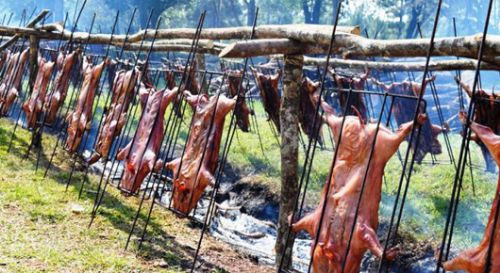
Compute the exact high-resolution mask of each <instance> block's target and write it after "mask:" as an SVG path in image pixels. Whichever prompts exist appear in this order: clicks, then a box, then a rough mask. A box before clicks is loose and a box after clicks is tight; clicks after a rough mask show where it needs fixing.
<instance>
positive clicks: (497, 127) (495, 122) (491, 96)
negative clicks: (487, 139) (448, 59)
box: [456, 78, 500, 172]
mask: <svg viewBox="0 0 500 273" xmlns="http://www.w3.org/2000/svg"><path fill="white" fill-rule="evenodd" d="M456 80H457V82H458V84H460V86H462V89H463V90H464V92H465V93H466V94H467V95H468V96H469V98H471V97H472V89H471V87H470V86H469V85H467V84H466V83H464V82H462V81H460V80H459V79H458V78H456ZM474 96H475V98H476V101H475V105H474V109H475V111H474V117H473V121H474V122H476V123H479V124H481V125H484V126H487V127H489V128H490V129H491V130H493V132H494V133H495V134H497V135H499V134H500V104H498V103H497V102H495V101H498V100H500V94H495V93H493V92H490V93H488V92H486V91H485V90H483V89H477V90H476V94H475V95H474ZM473 139H474V141H475V142H476V143H477V145H479V147H480V148H481V152H482V154H483V158H484V161H485V162H486V171H488V172H495V168H496V167H495V163H494V162H493V161H494V160H493V158H492V156H491V154H490V152H489V151H488V148H487V147H486V145H485V144H484V143H483V142H482V140H481V139H480V138H477V137H476V138H473Z"/></svg>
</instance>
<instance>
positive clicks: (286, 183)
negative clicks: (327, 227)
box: [275, 55, 304, 268]
mask: <svg viewBox="0 0 500 273" xmlns="http://www.w3.org/2000/svg"><path fill="white" fill-rule="evenodd" d="M303 62H304V57H303V56H302V55H287V56H285V66H284V78H283V79H284V80H283V84H284V86H283V95H282V101H281V109H280V122H281V195H280V212H279V219H278V236H277V238H276V245H275V250H276V265H277V266H279V264H280V261H281V258H282V256H283V254H285V255H284V259H285V260H284V261H283V264H284V265H285V267H284V268H288V267H289V266H290V265H291V261H292V258H291V253H292V249H293V240H292V239H293V238H292V236H290V239H289V240H288V248H287V249H285V246H286V244H287V242H286V241H287V235H288V231H289V223H288V216H289V215H291V214H292V213H293V210H294V205H295V200H296V198H297V194H298V192H299V188H298V166H299V164H298V156H299V141H298V140H299V139H298V136H299V133H300V132H299V117H298V113H299V105H300V101H299V98H300V93H299V92H300V86H301V84H302V67H303Z"/></svg>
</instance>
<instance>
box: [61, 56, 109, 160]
mask: <svg viewBox="0 0 500 273" xmlns="http://www.w3.org/2000/svg"><path fill="white" fill-rule="evenodd" d="M107 62H108V61H103V62H101V63H100V64H98V65H96V66H94V65H92V63H91V62H90V61H89V60H88V59H87V58H84V62H83V69H82V70H83V73H84V74H83V84H82V89H81V91H80V95H79V96H78V100H77V102H76V106H75V109H74V110H73V111H70V112H69V113H68V116H67V117H66V121H67V122H68V129H67V133H68V137H67V138H66V143H65V145H64V148H65V149H66V151H68V152H69V153H74V152H76V150H77V149H78V147H79V146H80V143H81V141H82V137H83V134H84V133H85V130H88V129H90V126H91V123H92V107H93V105H94V98H95V94H96V91H97V88H98V86H99V80H100V79H101V74H102V71H103V70H104V67H105V66H106V63H107Z"/></svg>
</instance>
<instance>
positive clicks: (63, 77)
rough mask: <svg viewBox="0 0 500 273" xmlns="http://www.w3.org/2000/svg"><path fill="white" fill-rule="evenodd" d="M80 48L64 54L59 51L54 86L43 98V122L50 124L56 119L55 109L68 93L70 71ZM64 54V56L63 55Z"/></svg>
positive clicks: (57, 108) (56, 109)
mask: <svg viewBox="0 0 500 273" xmlns="http://www.w3.org/2000/svg"><path fill="white" fill-rule="evenodd" d="M80 52H81V50H80V49H76V50H75V51H73V52H71V53H70V54H67V55H65V54H64V53H63V52H59V55H58V56H57V60H56V67H57V74H56V77H55V79H54V83H53V84H54V87H53V88H51V90H50V91H49V93H48V94H47V98H46V99H45V111H46V112H47V114H46V117H45V122H46V123H49V124H52V123H54V121H55V120H56V117H57V111H58V110H59V107H61V105H62V104H63V103H64V100H65V99H66V95H67V93H68V88H69V83H70V78H71V71H72V69H73V67H74V64H75V62H76V61H77V59H78V56H79V55H80ZM65 56H66V57H65Z"/></svg>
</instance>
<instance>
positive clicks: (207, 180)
mask: <svg viewBox="0 0 500 273" xmlns="http://www.w3.org/2000/svg"><path fill="white" fill-rule="evenodd" d="M200 182H201V185H203V186H204V187H205V186H207V185H210V186H211V187H214V186H215V177H214V176H213V175H212V174H211V173H210V172H209V171H208V170H207V169H202V170H201V179H200Z"/></svg>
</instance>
